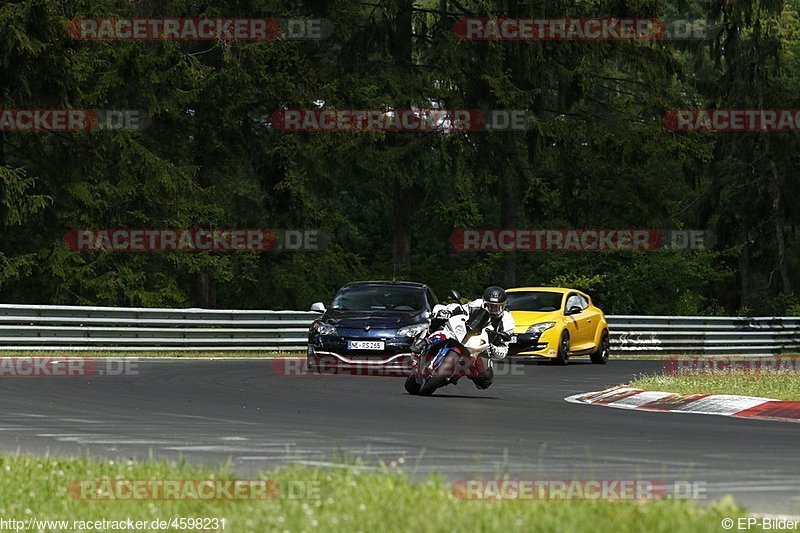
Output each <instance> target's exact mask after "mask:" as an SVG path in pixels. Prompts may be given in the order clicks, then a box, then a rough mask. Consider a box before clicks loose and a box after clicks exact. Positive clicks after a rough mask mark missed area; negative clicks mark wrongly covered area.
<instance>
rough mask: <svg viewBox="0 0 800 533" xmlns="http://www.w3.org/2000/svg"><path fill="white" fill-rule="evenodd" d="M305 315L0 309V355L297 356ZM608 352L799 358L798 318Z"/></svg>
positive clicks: (634, 332)
mask: <svg viewBox="0 0 800 533" xmlns="http://www.w3.org/2000/svg"><path fill="white" fill-rule="evenodd" d="M318 316H319V314H318V313H314V312H310V311H262V310H256V311H248V310H236V309H153V308H139V307H83V306H62V305H16V304H0V350H26V351H27V350H71V351H79V350H104V351H154V350H161V351H193V350H194V351H201V350H204V351H211V350H214V351H216V350H220V351H221V350H225V351H234V350H235V351H246V350H250V351H253V350H260V351H267V350H268V351H273V350H277V351H304V350H305V343H306V338H307V333H308V327H309V326H310V324H311V322H312V321H313V320H314V319H315V318H316V317H318ZM606 318H607V320H608V323H609V329H610V330H611V347H612V353H618V354H625V355H656V354H661V355H674V354H697V355H739V354H741V355H779V354H785V353H800V317H744V318H738V317H690V316H630V315H609V316H607V317H606Z"/></svg>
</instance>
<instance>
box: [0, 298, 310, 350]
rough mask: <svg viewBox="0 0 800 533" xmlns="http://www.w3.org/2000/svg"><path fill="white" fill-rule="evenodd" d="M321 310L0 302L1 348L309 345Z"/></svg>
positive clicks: (299, 347) (291, 347)
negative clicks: (309, 338) (16, 303)
mask: <svg viewBox="0 0 800 533" xmlns="http://www.w3.org/2000/svg"><path fill="white" fill-rule="evenodd" d="M318 316H319V313H313V312H309V311H247V310H238V309H154V308H143V307H83V306H64V305H15V304H0V350H103V351H153V350H160V351H192V350H195V351H200V350H205V351H209V350H215V351H216V350H220V351H221V350H224V351H231V350H236V351H244V350H251V351H252V350H269V351H273V350H278V351H280V350H290V351H297V350H305V343H306V338H307V335H308V327H309V325H310V324H311V322H312V321H313V320H314V318H316V317H318Z"/></svg>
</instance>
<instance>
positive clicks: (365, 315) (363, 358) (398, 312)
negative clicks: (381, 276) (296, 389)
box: [308, 281, 439, 371]
mask: <svg viewBox="0 0 800 533" xmlns="http://www.w3.org/2000/svg"><path fill="white" fill-rule="evenodd" d="M437 303H439V300H438V299H437V298H436V295H435V294H434V293H433V291H432V290H431V288H430V287H428V286H426V285H423V284H422V283H412V282H407V281H397V282H394V281H359V282H353V283H348V284H347V285H345V286H344V287H342V288H341V289H339V292H337V293H336V296H335V297H334V299H333V302H332V303H331V306H330V308H328V309H326V308H325V306H324V305H323V304H322V303H321V302H318V303H315V304H314V305H313V306H311V310H312V311H319V312H322V316H321V317H319V318H318V319H317V320H315V321H314V323H313V324H312V325H311V329H310V330H309V334H308V366H309V368H311V369H319V368H321V367H326V368H327V367H329V365H335V366H336V367H340V368H341V367H353V366H361V367H363V366H369V367H375V368H380V369H389V370H399V371H404V370H407V369H410V365H409V363H410V357H411V352H410V348H411V343H412V341H413V340H414V337H416V336H417V334H418V333H419V332H420V331H421V330H423V329H425V328H427V327H428V324H429V323H430V318H429V317H430V312H431V310H432V309H433V306H434V305H436V304H437Z"/></svg>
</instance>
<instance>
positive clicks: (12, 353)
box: [0, 350, 306, 358]
mask: <svg viewBox="0 0 800 533" xmlns="http://www.w3.org/2000/svg"><path fill="white" fill-rule="evenodd" d="M305 356H306V354H305V352H276V351H267V350H265V351H243V352H240V351H216V352H213V351H208V352H206V351H202V352H195V351H192V352H188V351H163V352H162V351H142V352H136V351H132V352H116V351H109V350H96V351H88V350H87V351H83V350H7V351H3V350H0V357H153V358H158V357H182V358H198V357H199V358H214V357H235V358H248V357H249V358H263V357H305Z"/></svg>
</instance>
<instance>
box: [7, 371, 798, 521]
mask: <svg viewBox="0 0 800 533" xmlns="http://www.w3.org/2000/svg"><path fill="white" fill-rule="evenodd" d="M273 365H274V363H271V362H270V361H269V360H216V361H209V360H205V361H204V360H160V361H159V360H150V359H145V360H139V361H138V363H137V368H136V369H135V371H132V372H130V373H129V374H130V375H124V376H96V377H91V378H89V377H57V378H56V377H39V378H2V379H0V449H3V450H6V451H16V450H18V449H19V450H22V451H25V452H34V453H40V452H45V451H50V452H52V453H57V454H70V455H86V454H87V453H88V454H89V455H92V456H102V457H134V456H135V457H142V458H146V457H148V456H149V455H150V453H151V452H152V454H153V455H154V456H156V457H169V458H176V457H179V456H181V455H183V456H184V457H186V458H187V459H189V460H191V461H196V462H205V463H217V464H218V463H225V462H228V461H230V462H231V464H232V465H233V468H235V469H236V470H237V471H238V472H241V473H247V474H253V473H255V472H257V471H261V470H263V469H267V468H271V467H274V466H276V465H281V464H285V463H287V462H290V461H294V462H300V463H304V464H309V465H335V464H338V463H339V462H340V461H342V460H347V459H342V458H343V457H345V458H346V457H349V456H357V457H360V458H362V459H363V460H364V461H366V463H367V464H368V465H377V464H379V462H380V461H383V462H385V463H386V464H391V463H392V462H393V461H395V462H397V461H399V466H401V467H402V468H403V470H405V471H407V472H413V473H414V475H415V476H422V475H426V474H428V473H431V472H442V473H444V474H445V475H446V476H447V477H449V478H450V479H451V480H453V481H456V480H460V479H472V478H484V479H496V478H498V477H500V476H502V475H503V474H504V473H506V472H508V473H509V476H510V477H511V478H514V479H560V480H563V479H634V478H637V479H655V480H660V481H663V482H665V483H671V482H673V481H675V480H687V481H690V482H700V483H701V484H705V487H706V489H707V493H708V500H713V499H716V498H718V497H720V496H721V495H723V494H732V495H733V496H734V497H735V498H736V499H737V500H738V501H739V502H741V503H743V504H745V505H746V506H747V507H748V508H749V509H750V510H752V511H757V512H768V513H785V514H800V450H799V449H798V445H800V425H798V424H792V423H780V422H768V421H754V420H741V419H731V418H726V417H718V416H704V415H688V414H667V413H647V412H632V411H625V410H620V409H610V408H605V407H597V406H587V405H575V404H571V403H567V402H566V401H564V398H565V397H566V396H568V395H571V394H576V393H579V392H586V391H593V390H600V389H603V388H606V387H608V386H612V385H616V384H619V383H624V382H627V381H628V380H629V379H630V378H631V377H633V376H634V375H636V374H639V373H644V372H653V371H656V370H658V369H659V368H660V367H661V365H662V363H661V362H658V361H614V360H613V359H612V361H610V362H609V364H607V365H605V366H599V365H592V364H588V362H586V363H584V362H583V361H573V363H572V364H570V366H568V367H556V366H550V365H545V364H525V365H519V367H520V371H517V372H515V373H514V374H516V375H509V373H508V372H507V373H506V375H502V376H499V377H498V378H497V379H496V381H495V384H494V386H493V387H492V388H490V389H488V390H485V391H479V390H477V389H476V388H475V387H474V386H473V385H472V383H470V382H469V381H466V380H464V381H462V382H461V383H460V384H459V385H458V386H457V387H447V388H445V389H441V390H440V391H438V392H437V394H436V395H435V396H433V397H431V398H422V397H413V396H409V395H408V394H406V393H405V391H404V390H403V379H402V378H396V377H356V376H315V377H309V376H295V377H287V376H285V375H281V374H282V372H279V371H278V372H276V371H275V367H274V366H273ZM337 458H339V459H337Z"/></svg>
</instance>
